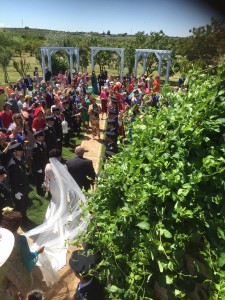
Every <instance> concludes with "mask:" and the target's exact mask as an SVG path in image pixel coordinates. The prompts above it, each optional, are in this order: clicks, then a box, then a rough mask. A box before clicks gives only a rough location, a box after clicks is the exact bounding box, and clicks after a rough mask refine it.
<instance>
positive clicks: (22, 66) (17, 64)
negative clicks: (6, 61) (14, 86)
mask: <svg viewBox="0 0 225 300" xmlns="http://www.w3.org/2000/svg"><path fill="white" fill-rule="evenodd" d="M13 67H14V68H15V70H16V71H17V72H18V73H19V74H20V76H21V77H22V78H25V77H26V74H27V72H28V71H29V69H30V64H29V63H28V62H27V61H26V59H22V58H20V60H19V61H16V60H13Z"/></svg>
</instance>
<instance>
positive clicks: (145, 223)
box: [136, 221, 150, 230]
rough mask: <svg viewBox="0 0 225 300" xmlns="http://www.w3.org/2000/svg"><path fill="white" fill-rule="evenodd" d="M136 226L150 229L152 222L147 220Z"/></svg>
mask: <svg viewBox="0 0 225 300" xmlns="http://www.w3.org/2000/svg"><path fill="white" fill-rule="evenodd" d="M136 226H138V227H139V228H141V229H143V230H149V229H150V224H149V223H148V222H146V221H143V222H140V223H138V224H137V225H136Z"/></svg>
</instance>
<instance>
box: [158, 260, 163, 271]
mask: <svg viewBox="0 0 225 300" xmlns="http://www.w3.org/2000/svg"><path fill="white" fill-rule="evenodd" d="M158 266H159V271H160V272H161V273H162V272H163V266H162V263H161V262H160V260H158Z"/></svg>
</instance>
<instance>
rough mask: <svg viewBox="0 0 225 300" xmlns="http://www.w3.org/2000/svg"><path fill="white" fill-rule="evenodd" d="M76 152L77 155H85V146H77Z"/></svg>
mask: <svg viewBox="0 0 225 300" xmlns="http://www.w3.org/2000/svg"><path fill="white" fill-rule="evenodd" d="M75 153H76V155H77V156H83V155H84V148H83V147H81V146H77V147H76V148H75Z"/></svg>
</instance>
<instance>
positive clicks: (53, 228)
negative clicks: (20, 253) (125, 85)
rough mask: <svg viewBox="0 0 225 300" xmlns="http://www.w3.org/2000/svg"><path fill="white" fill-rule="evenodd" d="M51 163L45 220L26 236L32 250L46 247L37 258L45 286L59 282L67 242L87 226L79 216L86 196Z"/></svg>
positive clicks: (65, 172) (58, 165)
mask: <svg viewBox="0 0 225 300" xmlns="http://www.w3.org/2000/svg"><path fill="white" fill-rule="evenodd" d="M50 163H51V167H52V170H53V173H54V176H55V180H56V183H55V185H53V188H52V190H51V187H50V192H51V195H52V200H51V202H50V204H49V207H48V210H47V213H46V218H45V220H44V222H43V224H41V225H40V226H38V227H36V228H34V229H32V230H30V231H28V232H26V233H25V236H26V237H31V238H32V239H33V241H34V244H33V245H32V250H35V249H37V247H39V246H42V245H43V246H45V249H44V252H43V253H42V254H39V256H38V265H39V266H40V269H41V271H42V274H43V278H44V280H45V281H46V284H47V285H48V286H51V285H53V284H54V283H55V282H57V281H58V280H59V276H58V274H57V271H58V270H59V269H61V268H62V267H63V266H64V265H65V264H66V253H67V249H68V242H69V241H73V240H74V239H76V238H77V237H78V234H82V233H83V232H85V231H86V228H87V225H88V220H86V219H84V218H83V217H82V216H81V211H82V208H84V206H85V202H86V199H85V195H84V194H83V192H82V191H81V189H80V188H79V186H78V185H77V183H76V182H75V180H74V179H73V178H72V176H71V175H70V173H69V172H68V170H67V169H66V168H65V166H63V165H62V164H61V163H60V162H59V161H58V159H57V158H50ZM53 210H54V213H52V211H53Z"/></svg>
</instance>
